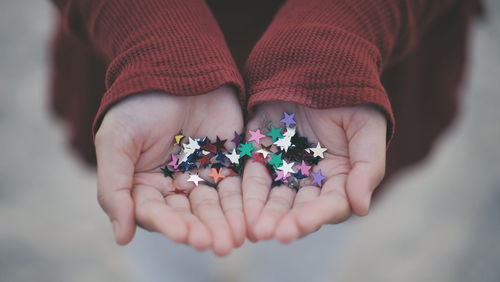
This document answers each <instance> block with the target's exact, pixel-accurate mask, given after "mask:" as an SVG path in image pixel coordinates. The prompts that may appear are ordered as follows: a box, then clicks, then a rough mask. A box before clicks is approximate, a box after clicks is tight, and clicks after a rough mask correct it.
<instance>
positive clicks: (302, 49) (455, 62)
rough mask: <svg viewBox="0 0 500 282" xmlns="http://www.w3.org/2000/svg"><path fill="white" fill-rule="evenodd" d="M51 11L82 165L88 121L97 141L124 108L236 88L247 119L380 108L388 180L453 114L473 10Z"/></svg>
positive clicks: (428, 2) (152, 0)
mask: <svg viewBox="0 0 500 282" xmlns="http://www.w3.org/2000/svg"><path fill="white" fill-rule="evenodd" d="M54 2H55V3H56V5H57V6H58V8H59V10H60V12H61V13H60V25H59V29H58V32H57V36H56V40H55V41H54V51H55V52H54V83H53V93H54V96H53V97H54V100H53V102H54V106H55V110H56V111H57V112H58V113H59V114H61V115H62V116H64V117H66V118H67V119H68V120H69V121H70V123H71V124H72V128H73V138H72V140H73V144H74V146H75V147H76V148H77V149H78V150H79V151H80V152H81V153H82V156H84V157H85V159H86V160H87V161H89V162H91V163H94V162H95V157H94V155H93V147H92V142H91V141H92V138H91V132H90V120H89V119H90V117H91V115H94V114H95V120H94V126H93V130H94V133H95V131H96V130H97V129H98V127H99V124H100V121H101V119H102V117H103V115H104V114H105V113H106V110H108V109H109V108H110V107H111V106H112V105H113V104H114V103H116V102H117V101H119V100H120V99H123V98H124V97H126V96H128V95H133V94H136V93H143V92H148V91H158V90H159V91H163V92H166V93H169V94H173V95H198V94H202V93H206V92H209V91H211V90H213V89H216V88H218V87H220V86H221V85H224V84H231V85H234V87H235V89H236V90H237V91H238V93H239V94H240V97H241V99H242V102H244V103H246V105H247V108H248V110H249V111H251V109H252V107H254V106H255V105H257V104H259V103H265V102H268V101H288V102H295V103H299V104H303V105H306V106H309V107H314V108H332V107H339V106H353V105H360V104H367V103H370V104H374V105H377V106H378V107H379V108H380V109H381V110H382V111H383V112H384V113H385V115H386V116H387V119H388V124H389V131H388V136H389V137H390V138H392V137H393V136H394V133H395V132H396V135H395V136H394V141H393V145H392V146H391V150H390V151H389V171H391V169H395V168H398V167H401V166H403V165H405V164H408V163H411V162H414V161H416V160H418V159H420V158H421V157H422V156H424V155H425V154H426V152H427V151H428V150H429V148H430V146H431V144H432V141H433V140H434V139H435V137H436V136H437V135H438V133H439V132H441V131H442V130H443V128H444V127H445V126H446V125H447V124H448V123H449V121H450V120H451V117H452V116H453V115H454V113H455V109H456V103H455V101H456V99H455V97H456V93H457V88H458V86H459V82H460V80H461V77H462V70H463V65H464V60H465V59H464V58H465V46H466V44H465V43H466V34H467V26H468V23H469V19H470V18H471V15H473V14H474V12H475V11H476V8H477V5H476V4H477V3H476V2H477V1H472V0H440V1H436V0H371V1H366V0H288V1H281V0H279V1H276V0H273V1H271V0H259V1H255V0H254V1H234V0H225V1H222V0H213V1H208V4H207V3H206V2H205V1H202V0H141V1H136V0H58V1H57V0H55V1H54ZM214 15H215V17H214ZM273 16H274V19H273ZM216 18H217V21H218V22H217V21H216ZM271 20H272V21H271ZM224 35H225V36H226V38H225V37H224ZM228 46H229V47H228ZM232 55H233V56H234V58H235V60H234V59H233V56H232ZM235 61H236V62H237V64H236V63H235ZM237 65H238V66H237ZM238 67H239V68H238ZM240 73H241V74H243V76H242V75H240ZM99 100H100V102H99ZM391 102H392V107H391ZM97 105H99V107H98V110H97V107H96V106H97ZM96 111H97V112H96ZM396 121H397V122H398V130H397V131H395V130H394V128H395V127H394V125H395V122H396Z"/></svg>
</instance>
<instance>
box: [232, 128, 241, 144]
mask: <svg viewBox="0 0 500 282" xmlns="http://www.w3.org/2000/svg"><path fill="white" fill-rule="evenodd" d="M241 141H243V134H239V133H238V132H236V131H235V132H234V137H233V139H232V140H231V142H233V143H234V146H236V147H238V146H239V145H240V144H241Z"/></svg>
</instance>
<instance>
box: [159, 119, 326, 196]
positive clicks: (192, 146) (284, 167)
mask: <svg viewBox="0 0 500 282" xmlns="http://www.w3.org/2000/svg"><path fill="white" fill-rule="evenodd" d="M283 114H284V118H283V119H282V120H280V123H281V124H282V125H283V127H274V125H272V124H271V125H269V128H267V129H262V128H261V129H257V130H249V131H248V135H249V138H248V140H247V141H246V142H244V143H243V142H242V141H243V136H242V135H241V134H238V133H237V132H235V133H234V138H233V139H232V140H231V141H230V142H233V143H234V147H236V149H232V150H231V151H228V150H226V142H227V140H221V139H220V138H219V137H217V138H216V141H215V142H212V141H211V140H210V139H209V138H208V137H204V138H198V139H193V138H191V137H188V138H187V139H188V142H187V143H182V141H183V140H185V139H186V138H185V136H184V135H182V133H179V134H178V135H176V136H175V137H174V145H175V146H179V147H180V152H179V153H178V154H172V158H171V160H170V161H169V162H168V163H167V164H166V165H165V166H164V167H163V168H162V171H163V173H164V175H165V177H172V175H173V173H175V172H186V171H187V172H189V178H188V180H187V181H188V182H193V183H194V184H195V185H196V186H198V183H199V182H206V183H207V184H208V185H212V186H214V187H216V185H217V183H218V182H219V181H220V180H222V179H223V178H225V177H226V176H224V175H223V174H222V169H223V168H228V169H229V171H230V175H238V174H240V173H241V166H242V164H243V163H244V162H245V161H250V160H251V161H253V162H259V163H261V164H262V165H264V166H265V167H266V168H267V169H268V171H269V173H270V175H271V178H272V180H273V182H272V187H275V186H279V185H287V186H289V187H291V188H294V189H299V188H300V186H301V185H300V181H301V180H302V179H307V178H309V179H311V181H310V184H312V185H317V186H319V187H320V188H321V187H322V186H323V182H324V180H325V176H323V175H322V173H321V170H318V171H317V172H312V168H313V166H315V165H317V164H318V162H319V161H320V160H321V159H323V158H324V153H325V152H326V150H327V149H326V148H322V147H321V144H320V143H319V142H318V143H317V145H316V146H314V145H313V144H311V143H309V142H308V140H307V138H305V137H302V136H299V135H298V133H297V130H296V126H297V123H296V122H295V120H294V117H295V114H293V113H292V114H288V113H286V112H285V113H283ZM269 139H270V140H269ZM266 141H271V142H272V143H269V142H267V143H268V144H270V145H268V146H265V145H264V143H266ZM177 151H179V150H177ZM202 168H209V169H210V170H211V172H210V174H208V177H210V178H212V179H213V183H214V184H211V183H209V182H207V181H205V180H204V179H203V178H201V177H200V176H199V175H198V173H197V172H196V171H197V170H199V169H202Z"/></svg>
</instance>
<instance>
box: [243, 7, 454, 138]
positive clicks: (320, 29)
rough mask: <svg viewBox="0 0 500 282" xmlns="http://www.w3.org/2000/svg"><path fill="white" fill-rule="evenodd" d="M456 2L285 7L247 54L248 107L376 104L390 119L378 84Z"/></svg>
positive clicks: (390, 130) (390, 132)
mask: <svg viewBox="0 0 500 282" xmlns="http://www.w3.org/2000/svg"><path fill="white" fill-rule="evenodd" d="M453 2H456V1H454V0H440V1H436V0H370V1H366V0H288V1H287V2H286V3H285V4H284V5H283V6H282V7H281V9H280V11H279V12H278V14H277V15H276V17H275V19H274V20H273V22H272V24H271V25H270V26H269V28H268V30H267V31H266V32H265V34H264V35H263V37H262V38H261V39H260V41H259V42H258V43H257V44H256V46H255V47H254V49H253V50H252V52H251V54H250V56H249V58H248V61H247V63H246V67H245V72H246V76H247V77H246V78H247V79H248V84H249V95H250V98H249V104H248V108H249V110H250V111H251V110H252V107H254V106H256V105H257V104H259V103H263V102H267V101H287V102H295V103H299V104H302V105H306V106H308V107H313V108H332V107H340V106H354V105H360V104H373V105H376V106H378V107H379V108H380V109H381V110H382V111H383V112H384V113H385V115H386V117H387V119H388V139H390V138H391V137H392V135H393V132H394V116H393V112H392V109H391V105H390V101H389V99H388V96H387V93H386V92H385V90H384V87H383V85H382V83H381V80H380V77H381V73H382V71H383V69H384V68H385V67H387V66H389V65H391V64H394V63H396V62H397V61H398V60H400V59H401V58H403V57H404V56H405V55H406V54H409V53H410V52H411V51H412V50H414V48H416V46H417V44H418V39H419V37H420V36H421V35H422V34H423V33H424V32H425V29H426V27H427V26H429V24H430V23H432V22H433V21H434V20H435V19H436V18H437V17H438V16H439V15H440V14H442V13H443V12H444V11H445V10H446V9H448V8H449V7H450V6H452V4H453Z"/></svg>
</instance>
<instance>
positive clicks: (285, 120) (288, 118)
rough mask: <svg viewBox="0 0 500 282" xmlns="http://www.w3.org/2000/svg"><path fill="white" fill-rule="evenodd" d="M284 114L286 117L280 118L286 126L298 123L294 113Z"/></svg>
mask: <svg viewBox="0 0 500 282" xmlns="http://www.w3.org/2000/svg"><path fill="white" fill-rule="evenodd" d="M283 114H284V115H285V117H284V118H283V119H282V120H280V122H281V123H283V124H284V125H285V126H286V127H289V126H290V125H292V124H297V123H296V122H295V120H294V119H293V118H294V117H295V114H294V113H292V114H290V115H289V114H288V113H287V112H284V113H283Z"/></svg>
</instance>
